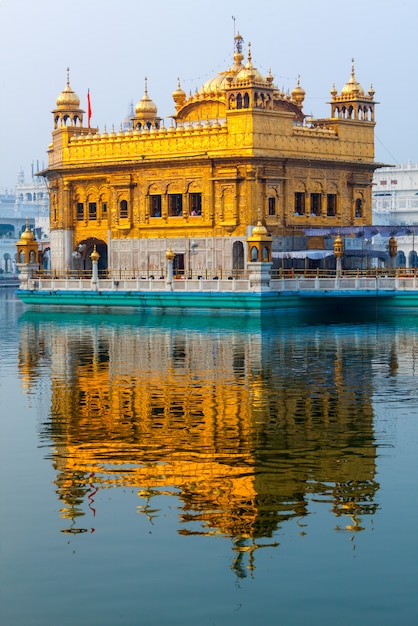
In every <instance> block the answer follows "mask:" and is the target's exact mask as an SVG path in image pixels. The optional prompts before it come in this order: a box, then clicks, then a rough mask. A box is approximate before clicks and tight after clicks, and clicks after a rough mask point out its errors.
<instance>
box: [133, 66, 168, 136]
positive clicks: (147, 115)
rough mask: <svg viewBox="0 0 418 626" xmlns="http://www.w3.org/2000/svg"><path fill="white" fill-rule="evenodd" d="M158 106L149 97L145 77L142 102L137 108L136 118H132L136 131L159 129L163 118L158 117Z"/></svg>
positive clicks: (140, 101)
mask: <svg viewBox="0 0 418 626" xmlns="http://www.w3.org/2000/svg"><path fill="white" fill-rule="evenodd" d="M157 113H158V109H157V105H156V104H155V103H154V102H153V101H152V100H151V98H150V97H149V95H148V79H147V77H145V90H144V95H143V96H142V98H141V100H139V102H138V103H137V105H136V107H135V116H134V117H133V118H132V123H133V128H134V130H135V129H136V130H141V129H144V128H145V129H148V130H151V128H159V127H160V122H161V118H159V117H158V116H157Z"/></svg>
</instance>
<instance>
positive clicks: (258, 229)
mask: <svg viewBox="0 0 418 626" xmlns="http://www.w3.org/2000/svg"><path fill="white" fill-rule="evenodd" d="M266 235H268V232H267V228H266V227H265V226H263V224H262V223H261V220H258V222H257V225H256V226H254V228H253V232H252V237H265V236H266Z"/></svg>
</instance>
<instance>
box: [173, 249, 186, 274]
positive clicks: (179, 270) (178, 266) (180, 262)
mask: <svg viewBox="0 0 418 626" xmlns="http://www.w3.org/2000/svg"><path fill="white" fill-rule="evenodd" d="M173 273H174V276H184V254H176V256H175V257H174V260H173Z"/></svg>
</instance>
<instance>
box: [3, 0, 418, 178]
mask: <svg viewBox="0 0 418 626" xmlns="http://www.w3.org/2000/svg"><path fill="white" fill-rule="evenodd" d="M233 16H234V17H235V18H236V19H235V21H234V20H233V19H232V17H233ZM417 24H418V2H417V0H398V1H397V2H395V1H394V0H363V1H362V2H358V1H356V2H344V3H343V2H339V1H338V0H333V1H332V2H331V1H330V0H316V1H315V0H309V1H308V0H298V1H297V2H289V1H287V0H286V1H280V0H259V1H258V2H257V1H255V0H252V1H250V0H241V1H240V2H238V1H236V0H234V1H230V0H209V1H205V2H202V1H200V0H160V1H159V2H151V1H150V0H148V1H147V2H144V1H142V0H71V1H70V2H65V1H64V0H0V27H1V31H0V159H1V160H0V165H1V167H0V189H2V188H5V187H12V186H13V185H14V184H15V182H16V179H17V175H18V172H19V170H20V168H21V167H23V169H24V171H25V174H26V178H28V177H29V176H30V172H31V164H32V163H34V164H35V168H36V164H37V162H38V163H39V165H40V166H42V163H45V164H46V163H47V154H46V151H47V147H48V144H49V142H50V137H51V130H52V127H53V118H52V114H51V110H52V109H53V108H55V103H56V99H57V97H58V95H59V94H60V93H61V91H62V90H63V89H64V87H65V84H66V68H67V66H69V67H70V84H71V87H72V89H73V90H74V91H75V92H76V93H77V94H78V96H79V97H80V100H81V107H82V108H83V109H85V110H86V109H87V90H88V89H90V94H91V101H92V109H93V116H92V126H98V127H99V129H100V130H101V131H102V130H103V129H104V126H105V125H106V127H107V130H108V131H109V130H111V128H112V125H114V127H115V129H116V130H119V128H120V124H121V122H122V121H123V119H124V117H125V116H126V115H127V113H128V110H129V105H130V103H131V102H133V103H134V104H136V103H137V102H138V100H140V99H141V98H142V96H143V93H144V78H145V76H147V78H148V94H149V96H150V97H151V98H152V99H153V101H154V102H155V104H156V105H157V107H158V114H159V115H160V116H161V117H164V118H166V125H167V126H168V125H169V119H167V118H168V117H169V116H170V115H172V114H173V113H174V103H173V100H172V97H171V94H172V92H173V91H174V90H175V89H176V87H177V77H179V78H180V80H181V86H182V88H183V89H184V90H185V91H186V92H187V93H188V92H189V91H192V92H194V91H195V89H196V88H198V87H200V86H201V85H202V84H203V83H204V82H205V81H206V80H208V79H209V78H211V77H213V76H216V75H217V73H218V72H220V71H223V70H226V69H227V68H228V67H229V66H230V65H231V64H232V55H233V39H234V25H235V30H236V31H239V32H240V33H241V35H242V36H243V38H244V42H245V43H244V50H245V55H246V51H247V45H248V42H251V51H252V61H253V64H254V66H255V67H257V69H258V70H259V71H261V73H263V74H267V73H268V70H269V68H271V71H272V73H273V75H274V77H275V79H274V83H275V84H276V85H277V86H278V87H280V88H284V89H285V90H286V91H287V90H291V89H292V88H293V87H294V86H295V84H296V82H297V77H298V76H299V75H300V81H301V85H302V87H303V88H304V89H305V91H306V99H305V103H304V112H305V113H306V114H312V115H313V116H314V117H325V116H329V115H330V106H329V104H327V103H328V102H329V99H330V90H331V88H332V85H333V83H335V86H336V88H337V90H338V91H340V90H341V88H342V87H343V85H344V84H345V83H346V82H347V81H348V79H349V77H350V71H351V59H352V58H354V59H355V70H356V78H357V80H358V81H359V82H360V83H361V85H362V86H363V88H364V89H365V90H366V91H368V89H369V86H370V83H373V88H374V90H375V92H376V94H375V99H376V100H377V101H378V102H379V103H380V104H378V105H377V107H376V108H377V111H376V122H377V125H376V160H377V161H379V162H382V163H386V164H397V163H406V162H407V161H412V162H414V163H417V162H418V122H417V116H416V114H417V112H418V106H417V102H418V80H417V76H418V71H417V69H418V65H417V61H418V54H417V50H418V44H417V38H418V35H417Z"/></svg>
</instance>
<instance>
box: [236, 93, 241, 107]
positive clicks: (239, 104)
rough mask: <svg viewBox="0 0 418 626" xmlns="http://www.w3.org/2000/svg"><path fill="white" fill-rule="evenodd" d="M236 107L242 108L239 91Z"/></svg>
mask: <svg viewBox="0 0 418 626" xmlns="http://www.w3.org/2000/svg"><path fill="white" fill-rule="evenodd" d="M237 109H242V95H241V94H240V93H239V94H238V95H237Z"/></svg>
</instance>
